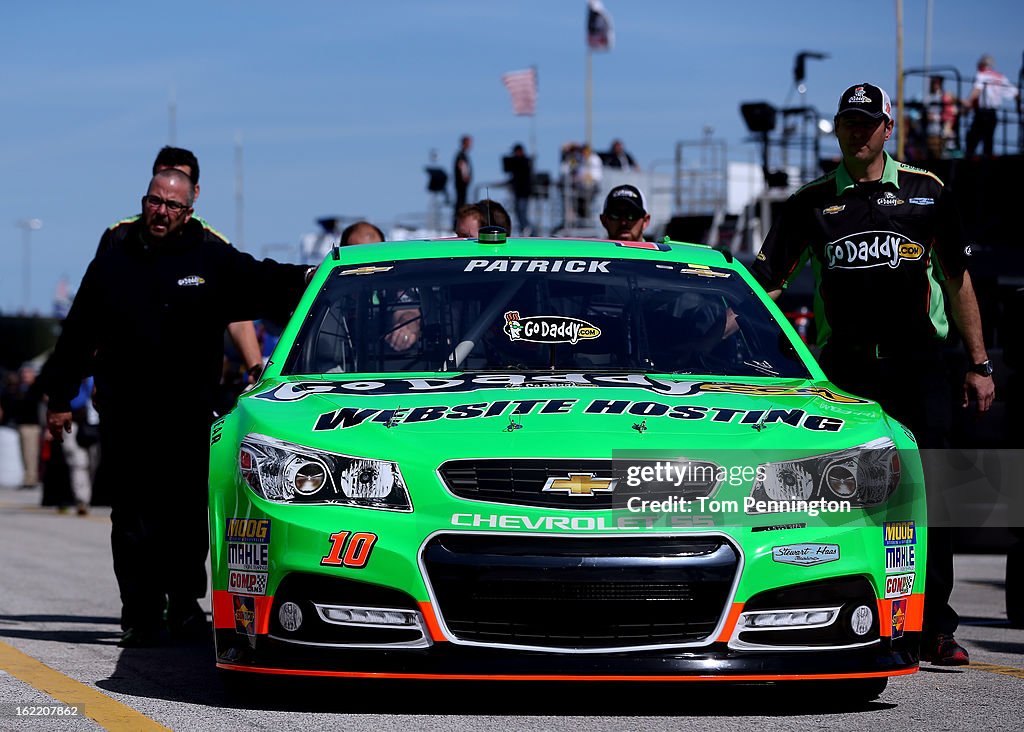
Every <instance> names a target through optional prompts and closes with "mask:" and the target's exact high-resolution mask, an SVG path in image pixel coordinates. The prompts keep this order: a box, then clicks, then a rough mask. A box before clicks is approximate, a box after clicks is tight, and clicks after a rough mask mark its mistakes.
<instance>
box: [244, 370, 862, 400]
mask: <svg viewBox="0 0 1024 732" xmlns="http://www.w3.org/2000/svg"><path fill="white" fill-rule="evenodd" d="M543 387H610V388H617V389H641V390H643V391H650V392H654V393H655V394H664V395H666V396H677V397H688V396H699V395H702V394H747V395H750V396H777V397H778V396H797V397H807V396H813V397H818V398H819V399H823V400H824V401H827V402H832V403H834V404H866V403H867V402H866V401H865V400H864V399H858V398H857V397H851V396H846V395H845V394H837V393H836V392H834V391H832V390H830V389H825V388H823V387H820V386H773V385H769V384H742V383H734V382H715V381H672V380H669V379H655V378H651V377H649V376H645V375H644V374H601V373H583V372H581V373H570V374H529V373H528V374H486V373H485V374H462V375H461V376H457V377H452V378H423V379H373V380H372V381H295V382H289V383H287V384H279V385H278V386H275V387H274V388H272V389H268V390H266V391H263V392H260V393H259V394H255V395H254V396H255V398H256V399H263V400H265V401H268V402H296V401H299V400H300V399H305V398H306V397H307V396H311V395H315V394H349V395H352V396H359V395H367V396H375V395H378V394H423V393H427V392H435V391H436V392H442V393H461V392H472V391H480V390H483V389H526V388H543Z"/></svg>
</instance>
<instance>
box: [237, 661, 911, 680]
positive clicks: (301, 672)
mask: <svg viewBox="0 0 1024 732" xmlns="http://www.w3.org/2000/svg"><path fill="white" fill-rule="evenodd" d="M217 668H222V669H225V670H227V671H250V672H253V673H259V674H277V675H281V676H331V677H340V678H355V679H437V680H442V681H473V680H477V681H806V680H815V679H821V680H825V679H878V678H882V677H888V676H907V675H909V674H914V673H917V671H918V667H917V666H912V667H911V668H905V669H900V670H898V671H868V672H865V673H859V674H793V675H788V674H742V675H735V676H723V675H718V676H703V675H691V676H683V675H675V676H669V675H667V674H666V675H643V676H623V675H615V674H595V675H593V676H580V675H573V674H564V675H562V674H522V675H518V676H517V675H513V674H411V673H391V672H387V671H380V672H360V671H315V670H312V669H280V668H264V667H261V666H239V665H237V664H233V663H218V664H217Z"/></svg>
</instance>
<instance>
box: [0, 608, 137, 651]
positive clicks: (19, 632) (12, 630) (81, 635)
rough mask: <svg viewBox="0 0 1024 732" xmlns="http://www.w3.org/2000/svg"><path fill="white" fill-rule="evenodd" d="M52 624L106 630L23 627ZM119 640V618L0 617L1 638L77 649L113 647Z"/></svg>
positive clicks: (76, 616)
mask: <svg viewBox="0 0 1024 732" xmlns="http://www.w3.org/2000/svg"><path fill="white" fill-rule="evenodd" d="M37 623H53V624H68V625H71V624H78V625H109V626H111V627H110V628H109V629H90V630H79V629H64V628H37V627H25V624H33V625H34V624H37ZM120 636H121V621H120V618H115V617H103V616H88V615H0V638H24V639H28V640H43V641H52V642H54V643H71V644H76V645H115V644H116V643H117V641H118V638H120Z"/></svg>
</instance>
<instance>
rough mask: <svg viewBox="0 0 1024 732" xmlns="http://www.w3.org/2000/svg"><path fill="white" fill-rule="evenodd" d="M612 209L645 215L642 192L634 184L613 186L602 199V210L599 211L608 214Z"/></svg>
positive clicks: (644, 202)
mask: <svg viewBox="0 0 1024 732" xmlns="http://www.w3.org/2000/svg"><path fill="white" fill-rule="evenodd" d="M612 211H630V212H633V213H639V214H640V215H641V216H645V215H647V203H646V201H644V194H643V193H641V192H640V189H639V188H637V187H636V186H629V185H623V186H615V187H614V188H612V189H611V190H610V191H608V196H607V197H606V198H605V199H604V210H603V211H602V212H601V213H604V214H608V213H611V212H612Z"/></svg>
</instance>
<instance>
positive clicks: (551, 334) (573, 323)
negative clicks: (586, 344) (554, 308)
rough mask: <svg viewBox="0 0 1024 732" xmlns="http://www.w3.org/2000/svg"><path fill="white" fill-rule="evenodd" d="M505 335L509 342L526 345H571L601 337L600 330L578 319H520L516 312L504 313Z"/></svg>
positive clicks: (546, 317) (541, 317)
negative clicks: (525, 343) (520, 342)
mask: <svg viewBox="0 0 1024 732" xmlns="http://www.w3.org/2000/svg"><path fill="white" fill-rule="evenodd" d="M503 330H504V331H505V335H507V336H508V338H509V340H511V341H526V342H527V343H572V344H573V345H576V344H577V343H578V342H580V341H585V340H591V339H594V338H597V337H599V336H600V335H601V329H600V328H598V327H597V326H596V325H594V324H592V323H588V322H587V321H585V320H580V319H579V318H565V317H562V316H561V315H531V316H527V317H525V318H524V317H522V316H520V315H519V311H518V310H510V311H509V312H507V313H505V327H504V329H503Z"/></svg>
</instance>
